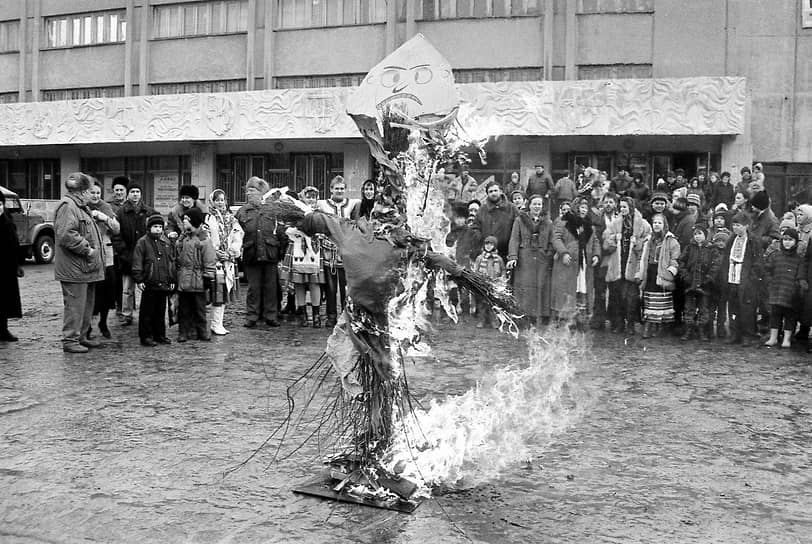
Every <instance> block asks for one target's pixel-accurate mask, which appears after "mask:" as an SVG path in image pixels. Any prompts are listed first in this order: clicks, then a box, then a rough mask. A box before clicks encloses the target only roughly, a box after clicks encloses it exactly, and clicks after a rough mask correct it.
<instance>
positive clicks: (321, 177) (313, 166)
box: [293, 153, 330, 198]
mask: <svg viewBox="0 0 812 544" xmlns="http://www.w3.org/2000/svg"><path fill="white" fill-rule="evenodd" d="M329 167H330V156H329V154H327V153H318V154H309V153H307V154H305V153H302V154H297V155H294V156H293V179H295V180H297V185H298V184H299V183H302V184H303V186H307V185H313V186H315V187H316V188H317V189H318V190H319V195H320V196H321V197H322V198H327V196H329V194H330V179H329V173H328V169H329Z"/></svg>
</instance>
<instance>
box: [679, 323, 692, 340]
mask: <svg viewBox="0 0 812 544" xmlns="http://www.w3.org/2000/svg"><path fill="white" fill-rule="evenodd" d="M693 337H694V326H693V325H690V324H686V325H685V332H684V333H683V335H682V336H681V337H680V340H692V339H693Z"/></svg>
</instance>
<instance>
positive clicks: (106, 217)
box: [87, 179, 121, 338]
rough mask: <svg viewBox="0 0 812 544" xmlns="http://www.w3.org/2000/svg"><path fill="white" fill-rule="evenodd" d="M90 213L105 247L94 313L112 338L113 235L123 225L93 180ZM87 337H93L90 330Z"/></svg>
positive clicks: (113, 295)
mask: <svg viewBox="0 0 812 544" xmlns="http://www.w3.org/2000/svg"><path fill="white" fill-rule="evenodd" d="M87 207H88V208H90V215H91V216H93V219H95V220H96V225H98V227H99V234H101V241H102V244H103V245H104V247H105V252H104V279H103V280H102V281H100V282H97V283H96V299H95V300H94V302H93V315H98V316H99V332H100V333H101V334H102V336H104V337H105V338H110V337H111V336H112V335H111V334H110V329H109V328H107V314H108V313H109V312H110V310H115V308H116V296H117V294H118V293H117V291H116V274H117V273H116V267H115V266H114V261H113V236H115V235H117V234H118V233H119V231H120V230H121V227H120V225H119V223H118V220H117V219H116V214H115V212H113V207H112V206H110V204H108V203H107V202H105V201H104V200H102V186H101V184H100V183H99V182H98V181H97V180H95V179H94V180H93V185H91V186H90V201H89V202H88V203H87ZM87 337H88V338H92V335H91V333H90V331H87Z"/></svg>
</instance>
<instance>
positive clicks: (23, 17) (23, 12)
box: [17, 0, 28, 102]
mask: <svg viewBox="0 0 812 544" xmlns="http://www.w3.org/2000/svg"><path fill="white" fill-rule="evenodd" d="M27 8H28V2H27V1H26V0H20V34H19V36H18V39H19V40H20V42H19V43H20V45H19V47H20V57H19V58H20V64H19V69H18V71H17V78H18V79H17V101H18V102H27V100H26V99H25V87H26V85H25V62H26V59H27V58H28V55H27V49H28V30H27V29H28V9H27Z"/></svg>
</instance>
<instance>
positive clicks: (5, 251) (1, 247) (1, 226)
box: [0, 211, 23, 318]
mask: <svg viewBox="0 0 812 544" xmlns="http://www.w3.org/2000/svg"><path fill="white" fill-rule="evenodd" d="M0 255H3V258H2V259H0V317H2V318H9V317H22V316H23V310H22V305H21V304H20V285H19V283H18V282H17V270H18V268H19V255H20V245H19V242H18V241H17V229H16V228H15V226H14V221H13V220H12V219H11V218H10V217H9V215H8V211H5V212H3V214H2V215H0Z"/></svg>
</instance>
